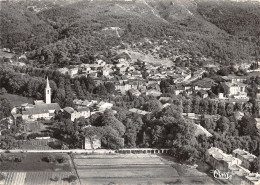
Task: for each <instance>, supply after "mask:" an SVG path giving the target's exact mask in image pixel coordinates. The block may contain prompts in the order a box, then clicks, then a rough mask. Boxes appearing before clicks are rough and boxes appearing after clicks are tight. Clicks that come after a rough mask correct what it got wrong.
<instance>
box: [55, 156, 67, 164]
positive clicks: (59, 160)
mask: <svg viewBox="0 0 260 185" xmlns="http://www.w3.org/2000/svg"><path fill="white" fill-rule="evenodd" d="M56 160H57V162H58V163H64V162H65V161H66V160H67V159H66V157H64V156H59V157H57V158H56Z"/></svg>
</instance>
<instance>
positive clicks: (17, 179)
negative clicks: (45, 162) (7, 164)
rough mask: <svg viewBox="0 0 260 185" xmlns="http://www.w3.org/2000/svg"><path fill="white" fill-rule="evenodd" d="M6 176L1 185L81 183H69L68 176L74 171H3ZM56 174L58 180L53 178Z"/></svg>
mask: <svg viewBox="0 0 260 185" xmlns="http://www.w3.org/2000/svg"><path fill="white" fill-rule="evenodd" d="M2 174H3V175H4V176H5V179H4V180H3V181H0V185H24V184H25V185H63V184H64V185H65V184H66V185H68V184H79V182H78V181H76V182H73V183H69V182H68V181H67V180H66V178H67V177H68V176H69V175H74V173H73V172H3V173H2ZM55 176H57V177H58V180H57V181H54V180H52V179H53V178H54V177H55Z"/></svg>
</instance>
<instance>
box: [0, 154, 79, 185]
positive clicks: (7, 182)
mask: <svg viewBox="0 0 260 185" xmlns="http://www.w3.org/2000/svg"><path fill="white" fill-rule="evenodd" d="M50 155H51V156H53V159H54V160H55V161H51V162H48V161H45V160H43V159H45V158H46V157H48V156H50ZM18 157H20V158H21V161H20V162H18V161H16V160H12V159H15V158H18ZM60 158H63V159H64V161H63V162H58V160H57V159H60ZM0 161H1V162H0V171H1V174H2V175H3V176H4V179H3V180H0V185H23V184H26V185H36V184H37V185H40V184H42V185H55V184H56V185H62V184H79V181H78V179H77V180H76V181H73V182H69V176H71V175H73V176H76V173H75V169H74V168H73V165H72V162H71V158H70V156H69V155H68V154H60V153H56V154H47V153H2V154H1V160H0Z"/></svg>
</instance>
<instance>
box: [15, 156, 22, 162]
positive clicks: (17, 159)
mask: <svg viewBox="0 0 260 185" xmlns="http://www.w3.org/2000/svg"><path fill="white" fill-rule="evenodd" d="M14 162H22V158H21V157H15V158H14Z"/></svg>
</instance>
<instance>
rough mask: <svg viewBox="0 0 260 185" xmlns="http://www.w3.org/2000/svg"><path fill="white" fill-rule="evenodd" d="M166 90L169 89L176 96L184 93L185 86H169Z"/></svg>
mask: <svg viewBox="0 0 260 185" xmlns="http://www.w3.org/2000/svg"><path fill="white" fill-rule="evenodd" d="M168 88H169V89H171V91H173V92H174V94H175V95H176V96H178V95H179V94H180V93H182V92H184V91H185V86H184V85H182V84H177V85H170V86H169V87H168Z"/></svg>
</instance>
